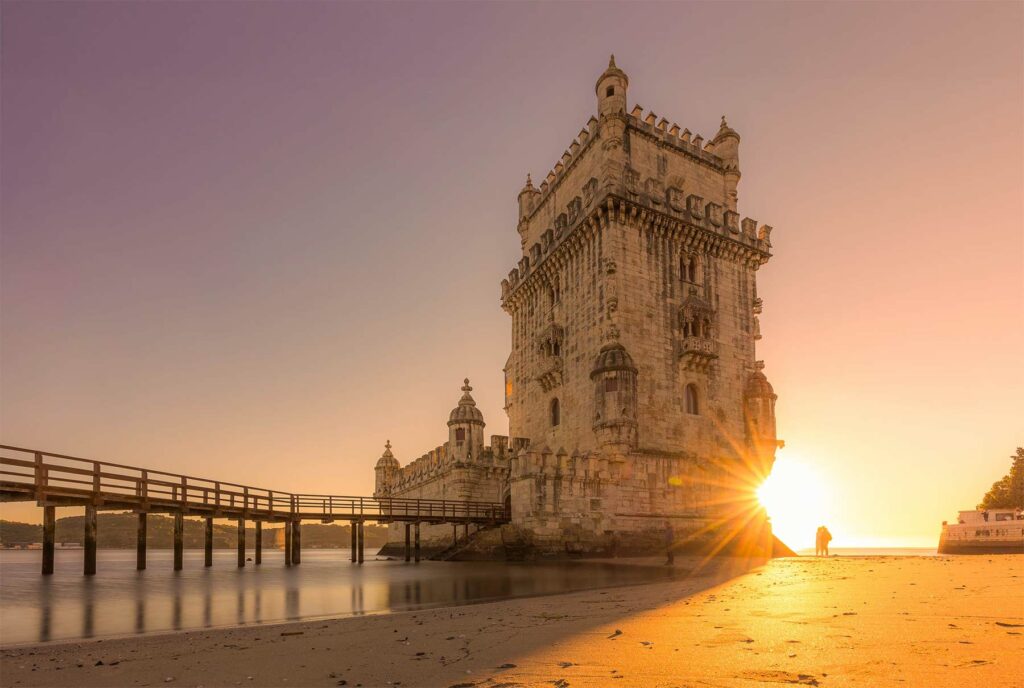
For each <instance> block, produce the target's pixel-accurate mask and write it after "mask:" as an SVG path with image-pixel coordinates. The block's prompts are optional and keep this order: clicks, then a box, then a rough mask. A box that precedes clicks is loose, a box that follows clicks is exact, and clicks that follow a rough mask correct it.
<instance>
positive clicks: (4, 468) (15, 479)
mask: <svg viewBox="0 0 1024 688" xmlns="http://www.w3.org/2000/svg"><path fill="white" fill-rule="evenodd" d="M15 501H34V502H37V503H38V504H39V506H41V507H42V508H43V564H42V572H43V574H51V573H53V560H54V544H55V542H54V536H55V530H56V509H57V507H69V506H78V507H83V506H84V507H85V526H84V529H85V532H84V540H83V541H84V545H85V565H84V573H85V575H87V576H88V575H92V574H95V573H96V512H97V511H98V510H100V509H107V510H117V511H126V510H127V511H134V512H136V513H137V514H138V539H137V543H138V544H137V557H136V568H138V569H139V570H143V569H145V568H146V515H147V514H150V513H169V514H173V516H174V569H175V570H176V571H177V570H180V569H181V568H182V560H183V549H184V547H183V545H184V531H185V528H184V517H185V516H186V515H188V516H198V517H203V518H205V519H206V537H205V542H204V545H205V548H204V549H205V555H206V556H205V565H206V566H212V565H213V519H215V518H226V519H234V520H235V521H237V523H238V566H240V567H241V566H245V561H246V556H245V554H246V549H245V523H246V521H253V522H254V523H255V526H256V538H255V540H256V542H255V548H254V557H253V561H254V563H255V564H257V565H258V564H260V563H262V555H263V552H262V530H261V527H262V524H263V523H284V532H285V547H284V555H285V565H286V566H292V565H296V564H299V563H300V562H301V558H302V544H301V543H302V530H301V524H302V521H317V522H319V523H332V522H334V521H348V522H349V523H350V524H351V525H352V562H353V563H362V562H363V549H364V536H363V524H364V523H365V522H367V521H373V522H376V523H396V522H397V523H404V524H405V560H406V561H409V560H410V559H411V558H415V560H416V561H419V560H420V524H421V523H427V524H439V523H451V524H453V526H454V527H455V528H456V529H457V527H458V526H459V525H462V526H463V527H464V530H465V531H467V532H468V528H469V525H470V524H475V525H477V526H478V527H479V526H484V525H495V524H500V523H506V522H507V521H508V518H509V515H508V513H507V512H506V509H505V506H504V505H502V504H492V503H489V502H467V501H451V500H443V499H405V498H390V497H384V498H376V497H348V496H340V495H315V494H293V493H290V492H282V491H277V490H267V489H264V488H258V487H250V486H247V485H239V484H237V483H230V482H224V481H219V480H209V479H206V478H196V477H192V476H187V475H180V474H178V473H169V472H167V471H159V470H152V469H146V468H138V467H135V466H126V465H123V464H116V463H108V462H106V461H94V460H91V459H82V458H78V457H75V456H66V455H64V454H53V453H50V452H43V451H38V450H34V449H24V448H21V447H12V446H8V445H0V502H15ZM456 533H457V530H456Z"/></svg>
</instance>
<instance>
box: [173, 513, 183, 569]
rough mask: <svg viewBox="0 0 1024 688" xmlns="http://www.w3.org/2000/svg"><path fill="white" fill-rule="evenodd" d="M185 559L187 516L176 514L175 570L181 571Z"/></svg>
mask: <svg viewBox="0 0 1024 688" xmlns="http://www.w3.org/2000/svg"><path fill="white" fill-rule="evenodd" d="M184 559H185V514H183V513H182V512H180V511H179V512H178V513H176V514H174V570H175V571H181V568H182V564H183V562H184Z"/></svg>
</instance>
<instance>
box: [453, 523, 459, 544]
mask: <svg viewBox="0 0 1024 688" xmlns="http://www.w3.org/2000/svg"><path fill="white" fill-rule="evenodd" d="M457 544H459V524H458V523H453V524H452V547H454V546H455V545H457Z"/></svg>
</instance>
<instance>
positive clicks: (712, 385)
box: [467, 57, 778, 548]
mask: <svg viewBox="0 0 1024 688" xmlns="http://www.w3.org/2000/svg"><path fill="white" fill-rule="evenodd" d="M628 87H629V78H628V77H627V75H626V74H625V72H623V71H622V70H621V69H619V67H618V66H617V65H616V64H615V59H614V57H612V59H611V60H610V61H609V64H608V67H607V69H606V70H605V71H604V72H603V73H602V74H601V75H600V77H599V78H598V80H597V83H596V86H595V88H596V96H597V103H596V105H597V116H596V117H591V118H590V120H589V121H588V122H587V124H586V126H585V127H584V128H583V129H581V130H580V132H579V134H578V135H577V137H576V138H575V139H574V140H573V141H572V143H571V144H570V145H569V147H568V149H566V150H565V151H564V152H563V154H562V156H561V158H560V159H559V160H558V161H557V162H556V163H555V166H554V168H553V169H552V170H551V171H550V172H549V173H548V174H547V175H546V177H545V178H544V179H543V181H542V182H541V183H540V185H539V187H535V186H534V184H533V181H532V179H531V178H530V177H529V176H528V177H527V181H526V185H525V186H524V187H523V188H522V190H521V191H520V192H519V196H518V221H517V231H518V233H519V236H520V239H521V245H522V256H521V258H520V259H519V261H518V265H517V266H516V267H515V268H514V269H513V270H512V271H511V272H510V273H509V275H508V278H507V279H505V280H503V281H502V307H503V308H504V309H505V311H506V312H508V313H509V315H510V316H511V318H512V345H511V354H510V356H509V359H508V363H507V364H506V367H505V409H506V411H507V413H508V416H509V426H510V427H509V430H510V433H509V434H510V436H512V437H521V438H525V439H526V440H528V441H529V445H528V447H526V448H525V449H522V450H520V451H519V452H518V453H517V454H516V455H514V456H513V458H512V459H511V467H510V483H511V496H512V511H513V520H514V522H516V523H518V524H520V525H521V526H522V527H523V528H524V529H526V530H527V531H529V532H530V533H532V534H533V536H534V537H535V540H536V541H549V542H551V544H552V546H554V547H558V546H560V544H564V543H565V542H567V541H569V540H573V539H575V540H577V541H579V542H580V543H582V544H581V547H583V548H586V547H588V546H591V545H593V544H594V543H595V542H596V541H597V540H600V539H601V538H602V537H605V536H608V535H609V534H615V533H620V532H623V531H633V532H637V531H650V530H651V529H653V528H658V527H660V526H661V525H662V520H663V519H666V518H668V519H673V518H677V519H679V524H680V527H683V525H686V527H691V526H692V527H693V528H694V529H696V530H700V529H701V528H703V527H704V526H701V525H700V522H701V519H704V520H706V522H708V523H710V522H712V521H715V520H718V521H721V520H722V518H723V516H725V517H728V516H729V515H728V514H724V513H723V508H724V507H722V504H723V503H724V502H729V501H736V500H737V499H748V501H749V499H752V494H751V492H752V486H756V484H758V483H759V482H760V480H761V479H763V477H764V476H765V475H766V474H767V471H768V470H770V468H771V464H772V462H773V461H774V453H775V448H776V447H777V446H778V441H777V439H776V437H775V399H776V397H775V394H774V391H773V390H772V387H771V385H770V384H769V383H768V381H767V378H765V376H764V373H763V372H762V371H761V368H762V367H763V366H762V365H761V364H760V363H758V362H757V361H756V356H755V341H756V340H757V339H759V338H760V331H759V323H758V319H757V315H758V314H759V313H760V312H761V300H760V299H759V298H758V296H757V287H756V273H757V270H758V268H759V267H760V266H761V265H763V264H764V263H766V262H767V261H768V259H769V258H770V249H771V242H770V238H771V227H768V226H760V227H759V226H758V223H757V222H756V221H755V220H752V219H749V218H744V219H743V220H742V221H741V220H740V216H739V215H738V214H737V202H738V196H737V187H738V183H739V179H740V162H739V143H740V136H739V134H738V133H736V131H735V130H733V129H732V128H731V127H729V125H728V124H727V123H726V121H725V118H724V117H723V118H722V121H721V125H720V128H719V130H718V132H717V134H716V135H715V137H714V138H712V139H711V140H710V141H708V142H705V141H704V139H703V138H702V137H701V136H699V135H694V134H692V133H691V132H690V131H689V130H688V129H681V128H680V127H679V126H678V125H677V124H673V123H670V122H669V121H668V120H667V119H665V118H659V117H658V116H657V115H655V114H654V113H653V112H648V113H647V114H646V115H644V110H643V108H641V107H640V106H636V107H634V108H633V109H632V110H631V111H629V112H627V110H626V108H627V95H628ZM467 394H468V393H467ZM726 493H728V494H726ZM744 495H746V497H744ZM748 506H750V505H748ZM750 508H752V509H755V508H756V507H754V506H750ZM684 522H685V523H684ZM705 525H706V524H705ZM705 530H706V529H705ZM559 539H560V540H561V541H562V543H558V542H556V541H558V540H559ZM566 546H568V545H566Z"/></svg>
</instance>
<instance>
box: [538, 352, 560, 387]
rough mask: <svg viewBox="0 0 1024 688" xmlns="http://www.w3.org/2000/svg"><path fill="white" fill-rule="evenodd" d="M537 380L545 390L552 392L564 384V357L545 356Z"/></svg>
mask: <svg viewBox="0 0 1024 688" xmlns="http://www.w3.org/2000/svg"><path fill="white" fill-rule="evenodd" d="M537 382H539V383H540V386H541V388H542V389H543V390H544V391H545V392H550V391H551V390H552V389H554V388H555V387H558V386H559V385H560V384H562V357H561V356H545V357H543V358H542V359H541V364H540V373H538V375H537Z"/></svg>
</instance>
